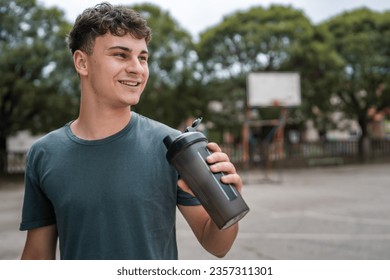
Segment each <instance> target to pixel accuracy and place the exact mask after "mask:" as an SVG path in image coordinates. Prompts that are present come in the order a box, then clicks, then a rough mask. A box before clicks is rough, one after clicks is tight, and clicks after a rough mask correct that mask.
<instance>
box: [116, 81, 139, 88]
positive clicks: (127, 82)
mask: <svg viewBox="0 0 390 280" xmlns="http://www.w3.org/2000/svg"><path fill="white" fill-rule="evenodd" d="M119 82H120V83H121V84H123V85H126V86H131V87H134V86H138V85H139V83H138V82H129V81H119Z"/></svg>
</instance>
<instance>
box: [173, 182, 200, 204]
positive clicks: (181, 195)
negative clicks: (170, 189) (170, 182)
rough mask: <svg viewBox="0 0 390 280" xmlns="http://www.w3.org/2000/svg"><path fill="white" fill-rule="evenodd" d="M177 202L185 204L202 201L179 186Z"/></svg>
mask: <svg viewBox="0 0 390 280" xmlns="http://www.w3.org/2000/svg"><path fill="white" fill-rule="evenodd" d="M177 204H180V205H184V206H196V205H200V201H199V200H198V199H197V198H196V197H195V196H193V195H191V194H189V193H188V192H185V191H183V190H182V189H181V188H180V187H179V186H178V187H177Z"/></svg>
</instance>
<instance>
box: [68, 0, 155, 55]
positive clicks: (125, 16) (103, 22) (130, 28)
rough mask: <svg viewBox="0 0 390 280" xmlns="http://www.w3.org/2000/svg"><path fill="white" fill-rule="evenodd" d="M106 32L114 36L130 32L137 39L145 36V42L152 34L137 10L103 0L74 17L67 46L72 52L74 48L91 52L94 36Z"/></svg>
mask: <svg viewBox="0 0 390 280" xmlns="http://www.w3.org/2000/svg"><path fill="white" fill-rule="evenodd" d="M107 32H110V33H111V34H113V35H115V36H124V35H127V34H130V35H132V36H133V37H134V38H137V39H143V38H145V41H146V43H147V44H148V43H149V42H150V40H151V36H152V32H151V29H150V27H149V26H148V25H147V22H146V20H145V19H144V18H143V17H142V16H141V15H140V14H139V13H138V12H136V11H134V10H132V9H130V8H127V7H124V6H113V5H111V4H109V3H107V2H103V3H100V4H98V5H96V6H95V7H93V8H88V9H86V10H84V12H83V13H82V14H80V15H79V16H78V17H77V18H76V21H75V24H74V26H73V29H72V30H71V32H70V33H69V34H68V36H67V43H68V47H69V49H70V50H71V52H72V54H73V53H74V52H75V51H76V50H81V51H83V52H85V53H87V54H92V50H93V46H94V43H95V39H96V37H98V36H103V35H104V34H106V33H107Z"/></svg>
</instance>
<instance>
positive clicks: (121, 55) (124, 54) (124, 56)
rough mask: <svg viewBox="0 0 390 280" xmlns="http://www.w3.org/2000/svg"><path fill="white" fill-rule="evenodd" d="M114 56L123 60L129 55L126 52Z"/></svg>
mask: <svg viewBox="0 0 390 280" xmlns="http://www.w3.org/2000/svg"><path fill="white" fill-rule="evenodd" d="M114 56H116V57H119V58H123V59H126V58H127V54H126V53H124V52H119V53H114Z"/></svg>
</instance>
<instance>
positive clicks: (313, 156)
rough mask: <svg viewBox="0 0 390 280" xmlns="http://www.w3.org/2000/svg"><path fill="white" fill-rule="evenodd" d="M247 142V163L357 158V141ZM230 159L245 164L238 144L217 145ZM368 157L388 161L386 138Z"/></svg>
mask: <svg viewBox="0 0 390 280" xmlns="http://www.w3.org/2000/svg"><path fill="white" fill-rule="evenodd" d="M278 145H280V144H270V145H263V144H261V143H255V144H253V145H251V149H250V161H249V165H256V164H259V163H264V162H266V161H272V162H275V161H276V162H282V163H283V164H284V165H285V166H288V165H289V164H291V165H293V166H295V167H299V166H315V165H330V164H344V163H348V162H351V161H357V160H358V159H359V147H358V145H359V144H358V141H323V142H316V143H297V144H283V146H282V147H281V146H278ZM221 146H222V149H223V151H224V152H226V153H227V154H228V155H229V157H230V160H231V161H232V162H233V163H235V164H237V165H238V166H240V165H243V164H244V163H245V161H244V157H243V150H242V147H241V146H233V145H226V144H224V145H221ZM368 159H370V160H376V159H389V160H390V139H388V140H386V139H383V140H377V139H372V140H371V145H370V154H369V158H368ZM25 162H26V153H16V152H13V153H8V155H7V170H6V172H7V173H23V172H24V170H25Z"/></svg>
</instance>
